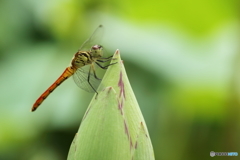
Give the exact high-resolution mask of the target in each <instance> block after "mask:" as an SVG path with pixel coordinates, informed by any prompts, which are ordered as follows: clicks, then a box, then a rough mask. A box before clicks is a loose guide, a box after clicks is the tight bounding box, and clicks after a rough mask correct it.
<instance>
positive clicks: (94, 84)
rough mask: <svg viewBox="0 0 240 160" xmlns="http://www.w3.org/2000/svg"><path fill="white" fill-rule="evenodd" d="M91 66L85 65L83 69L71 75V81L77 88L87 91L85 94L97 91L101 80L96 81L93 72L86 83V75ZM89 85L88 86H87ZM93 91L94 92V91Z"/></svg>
mask: <svg viewBox="0 0 240 160" xmlns="http://www.w3.org/2000/svg"><path fill="white" fill-rule="evenodd" d="M90 68H91V65H86V66H84V67H81V68H78V69H77V71H76V72H75V73H74V74H73V80H74V82H75V83H76V84H77V86H78V87H80V88H81V89H83V90H85V91H87V92H95V90H97V88H98V86H99V84H100V82H101V80H99V79H96V78H95V77H94V74H93V72H92V71H91V72H90V79H89V82H88V75H89V74H88V73H89V71H90ZM89 83H90V84H89ZM93 88H94V89H95V90H94V89H93Z"/></svg>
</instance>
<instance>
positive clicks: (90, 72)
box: [88, 67, 98, 95]
mask: <svg viewBox="0 0 240 160" xmlns="http://www.w3.org/2000/svg"><path fill="white" fill-rule="evenodd" d="M91 70H92V67H90V70H89V72H88V84H89V85H90V86H91V87H92V89H93V90H94V92H96V93H97V95H98V92H97V91H96V89H95V88H94V87H93V86H92V84H91V83H90V77H91V76H90V74H91ZM94 77H95V78H96V77H97V76H96V73H95V71H94Z"/></svg>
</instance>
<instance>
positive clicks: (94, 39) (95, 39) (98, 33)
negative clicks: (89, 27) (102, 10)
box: [78, 25, 104, 51]
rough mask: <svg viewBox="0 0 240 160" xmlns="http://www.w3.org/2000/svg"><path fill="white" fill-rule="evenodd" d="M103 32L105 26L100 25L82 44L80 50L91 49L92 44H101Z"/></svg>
mask: <svg viewBox="0 0 240 160" xmlns="http://www.w3.org/2000/svg"><path fill="white" fill-rule="evenodd" d="M103 32H104V29H103V26H102V25H99V26H98V28H97V29H96V30H95V31H94V32H93V34H92V35H91V37H90V38H88V39H87V40H86V41H85V42H84V43H83V44H82V46H81V47H80V48H79V49H78V51H89V50H90V49H91V47H92V46H94V45H96V44H98V45H100V42H101V38H102V37H103Z"/></svg>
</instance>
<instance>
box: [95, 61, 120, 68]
mask: <svg viewBox="0 0 240 160" xmlns="http://www.w3.org/2000/svg"><path fill="white" fill-rule="evenodd" d="M95 63H96V64H97V65H98V66H99V67H100V68H102V69H107V68H108V67H109V66H111V65H113V64H116V63H117V62H116V63H111V64H108V65H106V66H102V65H101V64H99V63H97V62H95Z"/></svg>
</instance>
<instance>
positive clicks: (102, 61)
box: [97, 59, 112, 63]
mask: <svg viewBox="0 0 240 160" xmlns="http://www.w3.org/2000/svg"><path fill="white" fill-rule="evenodd" d="M111 60H112V59H107V60H97V61H98V62H101V63H104V62H108V61H111Z"/></svg>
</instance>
